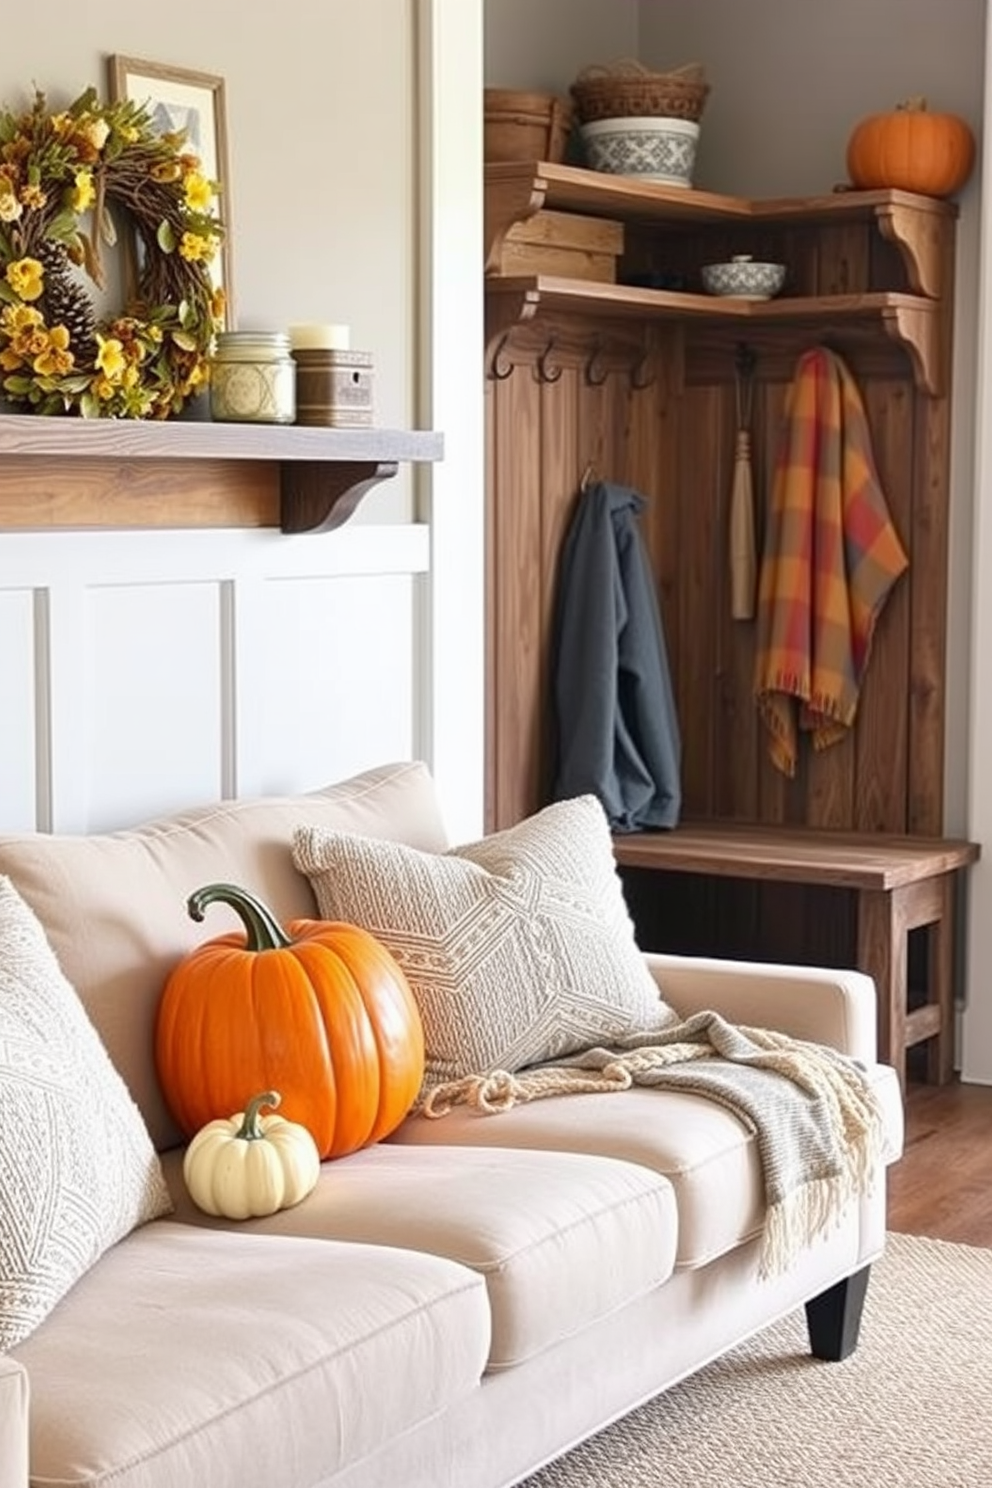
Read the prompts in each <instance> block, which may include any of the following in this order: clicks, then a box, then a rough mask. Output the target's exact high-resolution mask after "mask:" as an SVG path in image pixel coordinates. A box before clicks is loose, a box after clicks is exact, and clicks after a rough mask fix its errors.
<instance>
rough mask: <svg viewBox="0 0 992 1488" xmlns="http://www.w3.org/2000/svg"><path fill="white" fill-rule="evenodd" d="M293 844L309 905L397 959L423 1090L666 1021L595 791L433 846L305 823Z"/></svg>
mask: <svg viewBox="0 0 992 1488" xmlns="http://www.w3.org/2000/svg"><path fill="white" fill-rule="evenodd" d="M293 857H294V861H295V863H296V865H297V867H298V868H300V869H301V870H302V871H303V872H304V873H306V874H307V876H308V877H309V879H310V882H311V884H312V885H313V890H314V893H315V895H316V897H317V904H318V906H319V908H320V912H321V914H322V915H323V916H324V917H325V918H326V919H331V920H336V919H340V920H350V921H352V922H353V923H355V924H358V925H362V926H363V927H364V928H365V929H366V930H370V931H371V932H372V934H373V935H375V936H377V937H378V938H379V939H380V940H381V941H383V942H384V943H385V944H386V945H387V946H388V947H389V949H390V950H391V951H392V952H393V955H394V956H395V957H396V959H397V960H398V961H399V963H400V965H401V966H402V968H403V970H404V971H405V972H406V975H407V980H408V981H409V983H410V986H411V988H412V989H413V994H414V997H415V998H416V999H417V1004H418V1006H419V1008H420V1014H421V1018H422V1019H423V1024H424V1042H425V1046H426V1053H425V1072H424V1083H423V1087H422V1092H421V1094H422V1095H423V1094H425V1093H426V1092H427V1091H428V1090H430V1089H431V1088H432V1087H434V1086H437V1085H439V1084H442V1083H443V1082H444V1081H446V1080H457V1079H459V1078H461V1077H462V1076H465V1075H473V1074H482V1073H486V1072H488V1071H490V1070H497V1069H502V1070H511V1071H512V1070H518V1069H521V1068H523V1067H524V1066H526V1065H532V1064H537V1063H540V1062H541V1061H543V1060H548V1059H553V1058H555V1057H556V1056H560V1055H563V1054H570V1053H574V1052H575V1051H577V1050H580V1049H587V1048H589V1047H591V1046H592V1045H594V1044H609V1043H612V1042H614V1041H615V1040H616V1039H618V1038H622V1037H623V1036H624V1035H625V1034H628V1033H632V1032H635V1031H650V1030H652V1029H660V1028H663V1027H665V1026H666V1025H667V1024H668V1023H670V1022H672V1021H674V1017H675V1015H674V1014H673V1013H672V1012H671V1011H670V1010H669V1009H668V1008H667V1007H666V1006H665V1004H664V1003H663V1002H662V1001H661V999H660V996H659V992H658V987H657V984H656V983H655V981H654V980H653V978H652V977H651V975H650V973H649V972H648V970H647V967H646V966H645V964H644V959H643V957H642V956H641V954H640V952H639V950H638V948H637V945H636V943H635V940H634V929H633V924H632V922H631V919H630V916H629V914H628V912H627V906H626V903H625V901H624V897H623V890H622V887H621V884H620V878H619V875H618V873H617V868H616V863H615V860H614V856H613V844H612V839H611V836H610V829H609V825H608V823H607V820H606V814H605V812H604V811H603V808H602V806H601V805H600V803H599V802H598V801H597V800H596V798H595V797H594V796H581V797H577V798H576V799H574V800H570V801H560V802H557V803H556V804H555V805H553V806H548V807H545V809H544V810H543V811H540V812H538V813H537V815H536V816H532V817H529V818H528V819H527V820H526V821H523V822H520V823H518V825H517V826H514V827H510V828H508V829H507V830H506V831H503V832H496V833H493V834H492V835H490V836H488V837H486V838H483V839H482V840H481V841H479V842H472V843H468V844H466V845H465V846H462V847H455V848H450V849H449V850H448V851H447V852H444V853H429V852H423V851H418V850H417V848H415V847H410V846H407V845H405V844H402V843H387V842H382V841H376V840H373V839H371V838H365V837H359V836H353V835H349V834H347V833H342V832H337V831H333V830H328V829H327V828H326V827H324V826H322V825H317V824H310V825H307V826H305V827H301V828H299V829H298V830H297V832H296V833H295V837H294V848H293Z"/></svg>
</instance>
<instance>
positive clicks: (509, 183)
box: [485, 166, 548, 274]
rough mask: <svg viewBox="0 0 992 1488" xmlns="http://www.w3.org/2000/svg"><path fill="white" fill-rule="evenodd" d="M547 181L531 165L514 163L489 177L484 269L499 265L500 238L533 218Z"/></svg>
mask: <svg viewBox="0 0 992 1488" xmlns="http://www.w3.org/2000/svg"><path fill="white" fill-rule="evenodd" d="M547 194H548V183H547V181H546V180H544V179H543V177H541V176H540V175H535V174H534V172H533V169H532V167H530V166H524V167H523V168H521V167H519V166H514V167H512V168H511V170H510V171H509V172H507V173H506V174H505V175H504V176H502V177H499V178H492V177H490V178H489V180H488V181H487V185H486V201H485V237H486V244H485V246H486V259H485V272H486V273H487V274H488V273H489V272H490V270H491V269H495V268H496V267H497V266H498V264H499V258H500V254H501V252H502V250H503V240H504V239H505V237H506V235H507V233H508V232H509V231H510V228H511V227H513V226H514V224H515V223H517V222H525V221H526V220H527V218H528V217H533V216H534V214H535V212H539V211H540V210H541V208H542V207H543V205H544V199H545V197H546V196H547Z"/></svg>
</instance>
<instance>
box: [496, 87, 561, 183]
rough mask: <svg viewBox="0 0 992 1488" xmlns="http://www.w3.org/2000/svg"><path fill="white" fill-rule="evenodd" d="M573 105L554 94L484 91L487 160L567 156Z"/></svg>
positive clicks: (506, 90)
mask: <svg viewBox="0 0 992 1488" xmlns="http://www.w3.org/2000/svg"><path fill="white" fill-rule="evenodd" d="M572 112H573V111H572V105H571V103H570V101H569V100H568V99H567V98H556V97H555V96H554V95H553V94H551V93H520V92H517V91H515V90H513V89H508V88H487V89H486V90H485V133H484V153H485V158H486V159H487V160H548V161H551V162H554V163H556V164H560V162H561V161H562V160H563V159H564V156H565V147H566V146H567V144H568V136H569V133H570V131H571V127H572Z"/></svg>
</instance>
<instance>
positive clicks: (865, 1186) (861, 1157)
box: [423, 1012, 883, 1277]
mask: <svg viewBox="0 0 992 1488" xmlns="http://www.w3.org/2000/svg"><path fill="white" fill-rule="evenodd" d="M632 1085H646V1086H652V1087H656V1088H658V1089H662V1090H681V1091H684V1092H687V1093H689V1094H692V1095H701V1096H704V1097H706V1098H707V1099H709V1100H715V1101H718V1102H719V1103H720V1104H721V1105H722V1106H725V1107H726V1108H727V1109H728V1110H729V1111H731V1112H732V1113H733V1114H734V1115H735V1116H736V1117H737V1119H738V1120H739V1121H740V1122H742V1123H743V1125H744V1126H745V1127H746V1128H747V1130H748V1131H749V1132H751V1133H752V1134H753V1135H754V1139H755V1142H756V1143H757V1148H758V1154H759V1157H760V1160H761V1166H762V1171H763V1174H764V1182H765V1200H766V1218H765V1227H764V1231H763V1235H762V1248H761V1257H760V1274H761V1275H762V1276H763V1277H765V1276H772V1275H776V1274H778V1273H780V1272H782V1271H783V1270H786V1269H787V1268H788V1267H789V1265H790V1264H791V1263H792V1261H793V1260H794V1258H795V1257H796V1255H797V1254H798V1253H799V1252H800V1251H801V1250H802V1249H803V1248H805V1247H806V1246H808V1245H809V1244H811V1243H812V1241H813V1240H814V1239H815V1238H816V1236H818V1235H820V1234H822V1233H824V1232H825V1231H827V1230H828V1229H830V1228H831V1226H832V1225H834V1224H835V1223H836V1222H837V1220H839V1218H840V1217H841V1215H842V1214H843V1213H844V1212H845V1210H846V1209H847V1207H848V1205H849V1204H850V1203H851V1202H852V1201H853V1200H854V1199H855V1198H857V1197H858V1196H859V1195H861V1194H865V1193H868V1192H869V1191H870V1190H871V1189H872V1187H873V1185H874V1182H875V1180H876V1177H877V1174H878V1171H879V1166H880V1163H881V1160H882V1142H883V1135H882V1134H883V1123H882V1113H881V1108H880V1106H879V1103H878V1100H877V1097H876V1096H875V1094H874V1091H873V1089H872V1086H871V1084H870V1082H869V1080H868V1076H867V1072H866V1071H865V1069H864V1068H863V1066H861V1065H859V1064H858V1063H857V1062H856V1061H854V1060H852V1059H850V1058H848V1057H847V1056H845V1055H842V1054H838V1053H837V1052H836V1051H835V1050H833V1049H829V1048H826V1047H824V1046H821V1045H819V1044H812V1043H807V1042H805V1041H802V1040H798V1039H792V1038H789V1037H788V1036H787V1035H786V1034H782V1033H775V1032H771V1031H769V1030H767V1029H758V1028H743V1027H740V1026H737V1025H735V1024H731V1023H728V1022H726V1021H725V1020H724V1019H723V1018H722V1017H720V1015H719V1014H718V1013H713V1012H699V1013H696V1014H694V1015H693V1016H692V1017H690V1018H687V1019H685V1020H684V1021H683V1022H681V1023H678V1024H676V1025H674V1026H673V1027H671V1028H669V1029H666V1030H665V1031H664V1032H662V1033H651V1034H640V1035H635V1036H633V1037H631V1038H629V1039H627V1040H625V1041H624V1042H623V1044H622V1045H618V1046H617V1047H615V1048H610V1049H598V1048H597V1049H589V1050H587V1051H585V1052H584V1053H581V1054H575V1055H572V1056H571V1057H570V1058H566V1059H561V1060H558V1061H556V1062H555V1063H553V1064H544V1065H535V1066H532V1067H531V1068H529V1069H525V1070H520V1071H518V1072H517V1073H516V1074H510V1073H509V1072H507V1071H506V1070H496V1071H494V1072H492V1073H490V1074H488V1075H470V1076H467V1077H466V1078H464V1079H461V1080H454V1081H451V1082H450V1083H448V1084H445V1085H439V1086H437V1087H436V1088H435V1089H434V1090H432V1091H431V1092H430V1094H429V1096H428V1097H427V1100H426V1102H425V1104H424V1106H423V1114H424V1115H425V1116H430V1117H435V1118H437V1117H442V1116H445V1115H447V1114H448V1112H449V1111H451V1110H452V1108H453V1107H454V1106H456V1105H461V1104H464V1105H466V1106H469V1107H470V1108H471V1109H472V1110H474V1111H476V1112H477V1113H479V1114H480V1115H487V1116H489V1115H496V1114H498V1113H500V1112H502V1111H507V1110H509V1109H510V1108H511V1107H512V1106H515V1105H517V1104H518V1103H521V1102H525V1101H532V1100H540V1099H542V1098H543V1097H545V1096H552V1095H563V1094H570V1093H575V1094H577V1093H580V1092H583V1091H611V1090H612V1091H621V1090H629V1089H630V1087H631V1086H632Z"/></svg>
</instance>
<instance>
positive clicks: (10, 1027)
mask: <svg viewBox="0 0 992 1488" xmlns="http://www.w3.org/2000/svg"><path fill="white" fill-rule="evenodd" d="M171 1207H172V1204H171V1201H170V1199H169V1195H168V1190H167V1189H166V1186H165V1180H164V1178H163V1176H162V1170H161V1165H160V1163H159V1160H158V1156H157V1154H156V1152H155V1150H154V1148H153V1147H152V1144H151V1139H150V1138H149V1136H148V1132H147V1131H146V1129H145V1125H144V1122H143V1121H142V1119H141V1114H140V1112H139V1111H138V1109H137V1107H136V1106H135V1104H134V1102H133V1101H132V1099H131V1097H130V1095H129V1094H128V1092H127V1088H126V1087H125V1085H124V1082H123V1080H122V1079H121V1077H120V1075H119V1074H118V1073H117V1071H116V1070H115V1069H114V1066H113V1065H112V1064H111V1062H110V1060H109V1059H108V1057H107V1052H106V1050H105V1049H104V1047H103V1045H102V1043H101V1042H100V1039H99V1036H98V1034H97V1032H96V1030H95V1029H94V1027H93V1025H92V1024H91V1023H90V1021H89V1019H88V1018H87V1016H86V1013H85V1011H84V1010H83V1007H82V1005H81V1003H80V1001H79V999H78V997H77V996H76V994H75V992H74V991H73V990H72V988H71V987H70V985H69V983H68V982H67V981H66V979H65V977H64V976H63V975H62V972H61V971H60V970H59V966H58V963H57V961H56V960H55V957H54V955H53V954H52V950H51V948H50V946H49V945H48V942H47V941H46V939H45V933H44V931H43V929H42V927H41V925H40V924H39V923H38V921H37V919H36V918H35V916H34V914H33V913H32V911H31V909H30V908H29V907H28V905H27V904H26V903H25V902H24V900H23V899H21V897H20V895H19V894H18V893H17V891H16V890H15V889H14V887H13V885H12V884H11V882H10V880H9V879H7V878H3V877H0V1352H7V1351H8V1350H9V1349H11V1348H13V1347H14V1345H15V1344H18V1343H20V1342H21V1341H22V1340H23V1339H25V1338H27V1337H28V1335H29V1334H30V1333H32V1332H33V1330H34V1329H35V1328H36V1327H37V1326H38V1324H39V1323H40V1322H41V1321H42V1320H43V1319H44V1318H46V1317H47V1316H48V1314H49V1313H50V1312H51V1311H52V1309H53V1307H54V1306H55V1305H56V1303H57V1302H58V1301H59V1300H60V1299H61V1298H62V1297H64V1296H65V1294H66V1292H68V1290H69V1289H70V1287H71V1286H72V1285H73V1283H74V1282H76V1281H77V1280H78V1279H79V1277H80V1276H82V1275H84V1273H85V1272H86V1271H87V1270H88V1269H89V1268H90V1266H92V1265H93V1263H94V1262H95V1261H96V1260H97V1259H98V1257H99V1256H101V1255H102V1254H103V1252H104V1251H105V1250H107V1248H108V1247H109V1246H111V1245H113V1244H114V1243H115V1242H116V1241H117V1240H120V1239H121V1237H122V1236H124V1235H127V1234H128V1233H129V1232H130V1231H131V1230H132V1229H134V1228H135V1226H136V1225H140V1224H144V1223H145V1221H146V1220H149V1219H154V1218H155V1217H156V1216H157V1215H161V1214H166V1213H168V1212H169V1211H170V1209H171Z"/></svg>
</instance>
